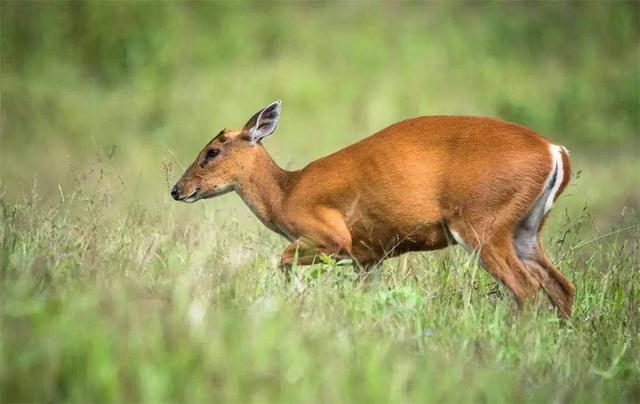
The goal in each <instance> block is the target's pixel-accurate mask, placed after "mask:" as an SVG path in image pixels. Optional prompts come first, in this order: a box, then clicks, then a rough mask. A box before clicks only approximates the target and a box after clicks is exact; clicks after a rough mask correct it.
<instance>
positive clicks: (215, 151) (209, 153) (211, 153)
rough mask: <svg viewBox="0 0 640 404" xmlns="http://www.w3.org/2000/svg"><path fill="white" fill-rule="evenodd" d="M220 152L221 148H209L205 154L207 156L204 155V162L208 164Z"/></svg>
mask: <svg viewBox="0 0 640 404" xmlns="http://www.w3.org/2000/svg"><path fill="white" fill-rule="evenodd" d="M218 154H220V150H219V149H209V150H207V154H205V156H204V164H206V163H207V162H208V161H209V160H211V159H212V158H214V157H215V156H217V155H218Z"/></svg>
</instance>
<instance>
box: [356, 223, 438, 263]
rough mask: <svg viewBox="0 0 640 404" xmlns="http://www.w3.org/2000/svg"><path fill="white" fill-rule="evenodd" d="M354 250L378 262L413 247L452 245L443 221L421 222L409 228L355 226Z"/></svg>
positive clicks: (418, 248) (434, 247)
mask: <svg viewBox="0 0 640 404" xmlns="http://www.w3.org/2000/svg"><path fill="white" fill-rule="evenodd" d="M351 240H352V254H353V255H354V256H355V257H356V259H358V260H359V261H361V262H375V261H379V260H382V259H385V258H389V257H393V256H396V255H400V254H403V253H406V252H409V251H426V250H438V249H441V248H444V247H446V246H447V245H449V237H448V233H447V231H446V228H445V226H444V225H442V224H440V223H431V224H420V225H416V226H415V227H413V228H412V229H411V230H409V229H399V228H397V227H391V226H390V227H386V226H376V227H373V228H367V227H364V226H354V227H352V229H351Z"/></svg>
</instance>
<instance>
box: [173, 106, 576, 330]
mask: <svg viewBox="0 0 640 404" xmlns="http://www.w3.org/2000/svg"><path fill="white" fill-rule="evenodd" d="M281 105H282V103H281V101H280V100H277V101H274V102H272V103H271V104H269V105H267V106H266V107H265V108H263V109H261V110H259V111H258V112H257V113H255V114H254V115H253V116H252V117H251V118H250V119H249V120H248V121H247V123H246V124H245V125H244V126H243V127H242V129H239V130H236V129H223V130H221V131H220V132H219V133H218V134H217V135H216V136H215V137H214V138H213V139H212V140H211V141H209V142H208V143H207V144H206V145H205V147H204V148H203V149H202V150H201V151H200V152H199V153H198V154H197V156H196V158H195V160H194V161H193V163H192V164H191V165H190V166H189V167H188V168H187V169H186V171H185V172H184V174H183V175H182V177H181V178H180V179H179V180H178V182H177V183H176V184H175V186H174V187H173V188H172V189H171V196H172V197H173V199H175V200H176V201H181V202H186V203H194V202H196V201H200V200H204V199H209V198H213V197H217V196H220V195H223V194H226V193H228V192H231V191H235V192H236V193H237V194H238V195H239V196H240V197H241V198H242V200H243V201H244V202H245V204H246V205H247V206H248V208H249V209H250V210H251V211H252V212H253V213H254V214H255V216H257V218H258V219H259V220H260V221H261V222H262V223H263V224H264V225H265V226H266V227H268V228H269V229H270V230H272V231H274V232H276V233H277V234H279V235H281V236H283V237H284V238H286V239H287V240H288V241H289V244H288V246H287V247H286V248H285V249H284V252H283V253H282V256H281V258H280V266H279V267H280V268H281V269H282V270H283V272H284V273H285V275H286V276H287V279H290V278H289V276H290V272H291V268H292V266H293V265H294V264H295V265H301V266H304V265H313V264H314V263H317V262H318V259H319V258H320V257H323V256H325V257H326V256H328V257H331V258H334V259H336V260H342V259H347V260H351V261H352V262H355V263H357V265H358V267H359V268H361V269H363V270H364V271H365V272H366V271H369V270H371V268H375V267H376V266H377V265H379V264H380V263H381V262H382V261H383V260H385V259H387V258H390V257H394V256H398V255H400V254H404V253H408V252H411V251H431V250H438V249H442V248H445V247H448V246H452V245H456V244H458V245H460V246H462V247H463V248H464V249H465V250H467V251H469V252H471V253H473V254H475V255H476V256H477V261H478V262H479V264H480V265H481V266H482V267H483V268H484V269H486V270H487V271H488V272H489V274H490V275H491V276H492V277H493V278H495V279H496V280H497V281H498V282H499V283H501V284H502V285H504V287H506V288H507V289H508V290H509V292H510V294H511V296H512V298H513V300H515V304H516V308H517V309H520V310H521V309H522V308H524V307H525V306H527V305H528V303H529V302H531V301H532V300H533V299H535V297H536V296H537V294H538V292H539V291H540V290H541V289H542V290H543V291H544V292H545V293H546V295H547V297H548V298H549V300H550V302H551V304H552V306H553V307H554V309H555V311H556V313H557V315H558V316H559V317H561V318H565V319H568V318H570V317H571V313H572V305H573V299H574V286H573V284H572V283H571V282H570V281H569V280H568V279H567V278H565V276H564V275H563V274H562V273H561V272H560V271H559V270H558V269H557V268H556V267H555V266H554V264H553V263H552V261H551V259H550V258H549V256H548V255H547V253H546V252H545V250H544V247H543V243H542V238H541V231H542V228H543V225H544V223H545V221H546V219H547V217H548V215H549V212H550V210H551V208H552V205H553V204H554V202H555V201H556V199H557V198H558V196H559V195H560V194H561V193H562V192H563V191H564V190H565V188H566V187H567V185H568V183H569V181H570V178H571V167H570V163H569V153H568V151H567V149H566V148H564V147H563V146H559V145H555V144H553V143H551V142H550V141H548V140H547V139H545V138H543V137H542V136H541V135H538V134H537V133H535V132H533V131H532V130H530V129H528V128H526V127H524V126H521V125H518V124H515V123H511V122H507V121H504V120H500V119H496V118H489V117H475V116H455V115H441V116H421V117H416V118H411V119H406V120H403V121H400V122H398V123H395V124H392V125H391V126H388V127H387V128H385V129H382V130H380V131H379V132H377V133H375V134H373V135H371V136H369V137H366V138H364V139H362V140H360V141H358V142H356V143H354V144H351V145H350V146H347V147H345V148H343V149H341V150H338V151H336V152H335V153H333V154H330V155H328V156H326V157H322V158H320V159H317V160H315V161H312V162H310V163H309V164H308V165H307V166H305V167H304V168H302V169H300V170H292V171H289V170H285V169H283V168H281V167H280V166H279V165H278V164H277V163H276V162H275V161H274V160H273V159H272V158H271V156H270V155H269V153H268V152H267V151H266V149H265V148H264V146H263V145H262V142H263V140H264V139H265V138H266V137H267V136H270V135H271V134H273V133H274V131H275V130H276V126H277V124H278V120H279V118H280V114H281V109H282V108H281ZM520 310H518V311H520Z"/></svg>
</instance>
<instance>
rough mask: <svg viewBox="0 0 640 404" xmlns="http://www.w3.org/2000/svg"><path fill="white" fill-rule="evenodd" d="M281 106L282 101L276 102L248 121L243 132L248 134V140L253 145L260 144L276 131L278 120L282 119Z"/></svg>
mask: <svg viewBox="0 0 640 404" xmlns="http://www.w3.org/2000/svg"><path fill="white" fill-rule="evenodd" d="M281 105H282V102H281V101H280V100H277V101H274V102H272V103H271V104H269V105H267V106H266V107H265V108H264V109H263V110H261V111H259V112H256V114H255V115H253V116H252V117H251V119H249V121H247V123H246V124H245V125H244V128H242V130H243V131H244V132H245V133H246V134H247V139H248V140H249V141H250V142H251V144H256V143H258V142H259V141H260V140H261V139H262V138H263V137H267V136H269V135H270V134H272V133H273V131H274V130H276V126H277V125H278V118H280V109H281Z"/></svg>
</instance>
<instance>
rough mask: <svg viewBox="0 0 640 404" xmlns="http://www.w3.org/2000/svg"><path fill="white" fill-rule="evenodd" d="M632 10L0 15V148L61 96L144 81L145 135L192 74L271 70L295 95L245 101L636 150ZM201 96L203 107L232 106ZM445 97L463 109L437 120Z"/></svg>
mask: <svg viewBox="0 0 640 404" xmlns="http://www.w3.org/2000/svg"><path fill="white" fill-rule="evenodd" d="M639 11H640V10H639V3H638V2H637V1H628V2H595V1H589V2H491V3H480V2H461V3H457V2H434V3H400V2H390V3H366V4H363V3H357V2H356V3H353V2H350V3H346V2H345V3H336V2H324V1H309V2H302V3H288V2H160V1H157V2H156V1H154V2H137V1H130V2H126V1H125V2H98V1H86V2H81V1H56V2H40V1H3V2H2V3H1V24H2V25H1V42H0V46H1V48H0V49H1V68H2V93H1V95H2V121H3V132H4V133H3V138H5V139H7V138H8V139H12V140H13V141H14V142H16V143H17V142H18V140H17V138H19V137H20V136H23V135H26V134H28V135H29V136H37V135H38V133H39V132H41V131H39V130H38V127H36V126H34V125H36V123H34V116H42V117H44V118H43V121H47V120H49V121H51V122H53V121H55V119H60V118H55V117H54V115H56V114H57V113H60V112H61V110H64V108H57V107H56V104H57V103H58V102H64V101H59V100H58V98H59V97H58V96H59V94H60V93H61V91H64V88H67V89H68V90H69V91H82V88H88V87H90V88H92V89H93V91H94V92H105V93H109V92H110V91H114V89H118V88H120V89H122V88H126V86H130V85H132V83H139V82H143V83H146V84H145V87H144V89H146V91H147V92H148V93H149V94H151V95H150V97H151V99H150V100H149V101H148V102H139V103H138V104H137V105H138V107H139V111H138V112H139V114H140V115H141V116H142V118H140V119H141V120H142V122H143V123H142V124H143V125H147V124H148V122H153V124H151V125H152V126H153V125H156V126H158V125H163V122H166V121H164V120H166V119H167V118H166V117H165V116H166V114H168V113H170V112H171V110H172V108H175V106H171V105H167V104H166V103H167V101H166V100H167V99H168V97H170V95H171V94H170V93H172V91H173V90H172V87H171V86H172V85H174V84H172V82H173V83H175V82H181V81H180V80H184V77H188V76H189V75H194V76H197V74H198V73H197V72H198V71H207V72H211V73H215V74H217V75H218V76H220V75H222V76H223V77H222V78H220V80H221V82H223V81H224V80H225V79H226V80H234V79H235V80H237V79H238V77H239V76H241V77H245V79H246V80H248V81H249V82H257V81H258V80H259V79H260V77H264V78H267V77H270V74H272V73H270V71H269V70H268V68H267V67H265V66H277V68H278V69H280V71H281V72H280V73H279V77H280V78H283V77H284V78H287V77H290V78H291V79H292V80H297V82H296V83H295V88H293V87H292V88H291V89H289V90H287V89H286V88H284V89H283V88H279V87H278V86H283V85H279V84H270V87H269V86H267V87H268V88H264V86H263V87H259V86H258V85H256V86H255V88H259V90H256V91H258V92H259V93H261V94H262V93H265V94H268V93H276V92H278V93H280V94H282V93H285V94H287V91H288V92H289V96H290V99H295V101H296V102H297V103H298V104H297V105H301V106H304V105H308V106H309V109H311V108H312V105H314V104H315V105H316V106H317V107H320V106H321V105H322V104H323V103H327V102H331V101H332V100H335V102H337V103H338V104H340V105H341V106H342V107H345V108H350V109H352V113H351V114H350V115H345V117H351V119H353V120H357V119H361V118H358V116H360V115H361V112H362V111H361V110H359V108H362V109H364V110H367V109H366V107H359V106H358V105H360V103H365V102H371V103H373V102H378V104H377V105H378V106H377V107H374V106H372V107H371V111H374V110H375V111H377V110H380V111H382V110H384V109H385V106H386V105H389V108H394V111H395V112H396V113H397V114H402V115H398V116H396V119H395V120H398V119H401V118H404V117H405V116H406V115H412V114H430V113H432V111H438V112H447V111H448V113H451V114H455V113H461V112H472V113H475V112H478V113H483V114H487V115H489V114H491V115H496V116H499V117H501V118H504V119H509V120H513V121H516V122H519V123H522V124H525V125H529V126H532V127H534V128H536V129H540V130H543V131H547V132H548V133H560V134H563V136H568V137H573V138H574V139H575V143H576V144H580V145H581V146H585V147H586V146H601V145H605V144H610V143H614V144H628V142H632V143H633V144H634V145H635V146H636V147H637V140H638V136H639V133H638V131H639V127H640V111H639V104H640V97H639V92H640V78H639V77H640V71H639V63H640V62H639V49H640V48H639V43H640V42H639V38H640V30H639V26H640V23H639V15H640V12H639ZM234 72H242V74H239V73H238V74H237V75H236V74H235V73H234ZM301 72H304V75H303V73H301ZM325 74H326V77H323V76H322V75H325ZM318 75H320V77H318ZM58 77H60V79H59V80H58ZM177 78H183V79H177ZM252 80H253V81H252ZM360 80H361V81H360ZM403 80H404V81H403ZM443 81H446V82H445V83H443ZM52 82H53V83H52ZM55 82H58V83H55ZM448 82H450V83H448ZM64 83H66V84H64ZM368 83H383V84H379V85H380V90H381V91H383V92H384V91H386V92H385V93H384V94H386V96H387V98H386V99H384V98H383V99H381V100H379V101H371V99H370V97H362V96H359V93H361V92H362V88H363V87H365V86H367V85H369V84H368ZM384 83H387V84H384ZM522 83H525V84H522ZM135 85H136V86H137V85H138V84H135ZM217 85H218V86H219V88H220V91H221V93H219V94H211V95H210V96H211V97H213V98H214V99H215V97H225V96H229V95H231V96H233V95H238V93H236V94H233V92H232V91H230V90H229V88H228V87H225V84H224V83H220V84H218V83H217ZM358 86H361V87H358ZM438 86H439V87H438ZM324 87H329V88H330V89H324ZM135 88H136V91H138V90H140V88H139V87H135ZM275 90H279V91H275ZM184 91H188V89H184ZM222 91H224V92H222ZM236 91H237V92H239V93H240V92H242V91H244V93H245V94H247V95H248V94H249V93H251V91H250V90H248V89H247V88H246V87H245V88H243V87H238V88H236ZM230 93H231V94H230ZM421 94H426V95H421ZM396 95H397V97H396ZM83 97H84V96H82V97H81V98H83ZM122 97H123V96H122V94H121V96H120V98H121V99H122ZM380 97H383V96H380ZM96 98H98V97H96ZM125 98H126V97H125ZM460 98H463V99H465V100H471V101H469V103H470V104H471V106H469V107H464V106H463V107H460V108H457V109H456V108H453V107H454V106H456V105H461V104H462V103H461V102H460ZM90 99H91V98H87V100H90ZM96 102H97V101H96ZM246 104H251V105H253V104H255V102H246ZM131 107H132V106H130V107H129V108H131ZM52 108H53V111H51V109H52ZM56 108H57V109H56ZM300 108H302V107H300ZM375 108H377V110H376V109H375ZM47 111H49V112H47ZM67 112H69V111H67ZM365 112H366V111H365ZM371 115H374V118H373V119H374V120H375V116H378V114H376V113H374V112H371ZM132 119H133V118H132ZM385 119H387V118H386V117H385ZM389 119H392V120H393V118H392V117H389ZM36 120H37V119H36ZM144 122H147V124H145V123H144ZM388 123H391V122H388ZM43 124H44V122H43ZM50 124H52V123H50ZM356 124H357V122H356V123H354V125H356ZM375 124H378V123H377V122H375ZM45 126H46V125H45ZM371 126H372V127H375V125H374V124H371ZM151 129H153V127H152V128H151ZM72 132H73V130H71V129H70V130H68V131H67V130H62V131H60V133H59V136H63V137H64V136H72V135H71V134H70V133H72ZM145 133H154V131H153V130H148V131H146V132H145Z"/></svg>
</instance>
